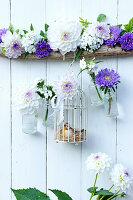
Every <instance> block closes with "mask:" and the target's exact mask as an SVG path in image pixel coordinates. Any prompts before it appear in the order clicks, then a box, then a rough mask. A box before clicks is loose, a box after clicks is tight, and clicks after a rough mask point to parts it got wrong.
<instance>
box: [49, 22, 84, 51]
mask: <svg viewBox="0 0 133 200" xmlns="http://www.w3.org/2000/svg"><path fill="white" fill-rule="evenodd" d="M81 31H82V27H81V24H80V23H79V22H76V21H69V20H67V21H64V20H60V21H55V22H54V23H53V24H52V25H50V27H49V29H48V32H47V37H48V42H49V44H50V47H51V48H52V49H53V50H54V51H58V50H59V51H60V52H61V54H62V55H65V54H66V53H67V52H70V51H75V50H76V49H77V47H78V46H79V45H80V36H81Z"/></svg>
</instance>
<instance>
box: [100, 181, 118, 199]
mask: <svg viewBox="0 0 133 200" xmlns="http://www.w3.org/2000/svg"><path fill="white" fill-rule="evenodd" d="M113 187H114V184H113V185H112V186H111V187H110V188H109V190H108V191H110V190H111V189H112V188H113ZM104 197H105V195H103V196H102V198H101V199H100V200H102V199H103V198H104ZM98 198H99V196H98Z"/></svg>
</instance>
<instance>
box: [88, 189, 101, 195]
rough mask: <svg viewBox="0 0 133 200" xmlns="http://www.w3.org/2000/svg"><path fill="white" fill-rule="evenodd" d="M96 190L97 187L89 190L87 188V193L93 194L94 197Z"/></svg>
mask: <svg viewBox="0 0 133 200" xmlns="http://www.w3.org/2000/svg"><path fill="white" fill-rule="evenodd" d="M97 189H98V187H94V188H93V187H90V188H88V189H87V191H88V192H89V193H93V194H94V195H96V194H97Z"/></svg>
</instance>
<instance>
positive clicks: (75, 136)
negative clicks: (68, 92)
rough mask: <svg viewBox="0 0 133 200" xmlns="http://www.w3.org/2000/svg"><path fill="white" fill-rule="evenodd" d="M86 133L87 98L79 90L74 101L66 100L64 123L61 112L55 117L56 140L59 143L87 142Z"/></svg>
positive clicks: (73, 98)
mask: <svg viewBox="0 0 133 200" xmlns="http://www.w3.org/2000/svg"><path fill="white" fill-rule="evenodd" d="M86 133H87V108H86V97H85V94H84V93H83V92H82V91H81V90H80V89H78V90H77V92H76V94H75V95H74V96H73V97H72V99H68V98H67V99H65V100H64V104H63V120H62V122H60V112H58V113H57V114H56V116H55V139H56V141H57V142H68V143H79V142H83V141H86Z"/></svg>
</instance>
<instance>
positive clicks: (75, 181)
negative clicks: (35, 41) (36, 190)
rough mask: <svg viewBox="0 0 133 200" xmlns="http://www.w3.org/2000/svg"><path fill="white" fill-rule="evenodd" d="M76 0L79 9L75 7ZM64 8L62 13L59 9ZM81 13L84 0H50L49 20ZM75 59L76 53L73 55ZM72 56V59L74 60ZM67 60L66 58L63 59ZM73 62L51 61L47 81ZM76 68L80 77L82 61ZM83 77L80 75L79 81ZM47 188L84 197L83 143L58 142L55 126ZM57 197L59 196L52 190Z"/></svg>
mask: <svg viewBox="0 0 133 200" xmlns="http://www.w3.org/2000/svg"><path fill="white" fill-rule="evenodd" d="M75 3H76V8H75V9H73V8H74V7H75ZM58 10H60V12H58ZM80 12H81V7H80V0H77V1H71V0H67V1H66V0H58V1H57V0H52V3H51V2H50V1H49V0H47V1H46V16H47V21H46V22H47V23H48V24H49V23H50V22H52V20H53V19H58V18H66V17H69V18H71V19H72V20H74V19H78V17H79V15H80ZM73 58H74V56H73ZM73 58H72V59H73ZM61 60H63V59H61ZM70 63H71V61H65V62H64V61H59V62H54V61H48V62H47V81H48V83H53V84H54V82H55V81H57V80H58V78H59V76H62V75H65V74H66V72H67V71H68V69H69V65H70ZM73 71H74V73H75V75H76V78H77V73H78V63H76V64H74V66H73ZM80 82H81V79H80V78H79V83H80ZM47 132H48V134H47V137H48V139H47V143H48V144H47V160H48V162H47V181H48V182H47V188H48V189H54V188H56V189H60V190H62V191H65V192H67V193H68V194H69V195H70V196H71V197H72V199H75V200H80V182H81V181H80V180H81V174H80V169H81V144H79V145H78V146H75V145H74V144H66V143H56V142H55V140H54V132H53V129H51V128H48V129H47ZM48 194H49V196H50V197H51V199H53V200H55V199H56V200H57V198H56V197H55V196H54V195H52V194H51V192H49V191H48Z"/></svg>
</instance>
